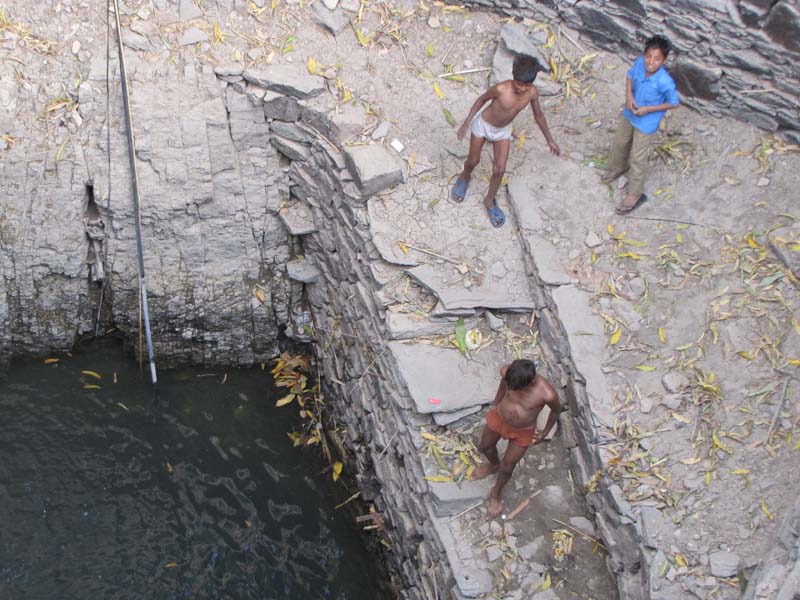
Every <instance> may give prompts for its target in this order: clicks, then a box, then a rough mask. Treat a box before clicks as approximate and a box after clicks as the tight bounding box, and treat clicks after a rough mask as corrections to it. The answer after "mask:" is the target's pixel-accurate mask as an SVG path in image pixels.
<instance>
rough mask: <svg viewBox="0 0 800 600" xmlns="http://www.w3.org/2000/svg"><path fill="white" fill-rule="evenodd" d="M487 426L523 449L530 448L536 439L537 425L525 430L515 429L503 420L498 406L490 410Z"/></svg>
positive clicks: (487, 416)
mask: <svg viewBox="0 0 800 600" xmlns="http://www.w3.org/2000/svg"><path fill="white" fill-rule="evenodd" d="M486 426H487V427H488V428H489V429H491V430H492V431H494V432H495V433H499V434H500V437H501V438H503V439H504V440H508V441H510V442H514V443H515V444H516V445H517V446H520V447H521V448H527V447H528V446H530V445H531V444H532V443H533V440H534V438H535V437H536V426H535V425H533V426H531V427H526V428H524V429H515V428H514V427H511V426H510V425H508V423H506V422H505V421H504V420H503V417H502V415H501V414H500V411H499V410H497V406H493V407H492V408H490V409H489V412H488V413H487V414H486Z"/></svg>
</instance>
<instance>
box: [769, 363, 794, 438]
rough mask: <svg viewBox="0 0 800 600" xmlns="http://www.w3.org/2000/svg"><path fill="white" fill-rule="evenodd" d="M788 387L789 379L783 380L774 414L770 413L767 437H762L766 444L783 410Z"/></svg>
mask: <svg viewBox="0 0 800 600" xmlns="http://www.w3.org/2000/svg"><path fill="white" fill-rule="evenodd" d="M788 389H789V379H784V380H783V389H782V390H781V399H780V400H779V401H778V406H777V407H775V414H774V415H772V422H771V423H770V425H769V430H768V431H767V437H766V438H765V439H764V442H765V443H766V444H769V442H770V440H771V439H772V434H773V433H775V426H776V425H777V424H778V418H779V417H780V416H781V411H782V410H783V403H784V402H785V401H786V392H787V390H788Z"/></svg>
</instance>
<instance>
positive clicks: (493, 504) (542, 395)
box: [472, 359, 561, 519]
mask: <svg viewBox="0 0 800 600" xmlns="http://www.w3.org/2000/svg"><path fill="white" fill-rule="evenodd" d="M500 376H501V379H500V385H499V386H498V388H497V394H496V395H495V398H494V403H493V404H492V408H490V409H489V412H488V414H487V415H486V427H484V429H483V433H482V434H481V441H480V444H479V446H478V449H479V450H480V451H481V452H483V454H484V456H486V458H487V459H488V461H489V462H487V463H484V464H482V465H481V466H479V467H478V468H477V469H475V472H474V473H473V475H472V478H473V479H481V478H483V477H486V476H487V475H491V474H492V473H498V475H497V481H496V482H495V484H494V487H493V488H492V491H491V494H490V495H489V506H488V507H487V510H486V518H487V519H493V518H494V517H496V516H498V515H499V514H500V513H501V512H503V503H502V501H501V499H500V496H501V494H502V493H503V488H504V487H505V486H506V484H507V483H508V480H509V479H510V478H511V474H512V473H513V472H514V467H516V466H517V463H518V462H519V461H520V459H521V458H522V457H523V456H524V455H525V452H527V450H528V447H530V446H535V445H536V444H540V443H541V442H543V441H545V440H546V439H547V436H548V435H550V431H551V430H552V429H553V426H554V425H555V424H556V421H557V420H558V414H559V413H560V412H561V405H560V403H559V401H558V396H557V395H556V391H555V390H554V389H553V386H552V385H550V383H549V382H548V381H547V380H546V379H545V378H544V377H542V376H541V375H537V374H536V365H535V364H534V363H533V361H532V360H527V359H519V360H515V361H514V362H512V363H511V364H510V365H508V366H506V367H503V368H502V369H500ZM545 405H547V406H548V407H549V408H550V415H549V416H548V418H547V424H546V425H545V427H544V429H543V430H542V431H537V430H536V419H537V418H538V417H539V413H540V412H541V411H542V409H543V408H544V407H545ZM501 437H502V438H503V439H505V440H508V441H509V444H508V448H507V449H506V452H505V454H504V455H503V459H502V460H500V458H499V456H498V455H497V442H498V441H500V438H501Z"/></svg>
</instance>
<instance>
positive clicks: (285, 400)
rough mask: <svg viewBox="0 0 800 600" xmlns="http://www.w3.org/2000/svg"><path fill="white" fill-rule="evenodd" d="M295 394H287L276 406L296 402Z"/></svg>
mask: <svg viewBox="0 0 800 600" xmlns="http://www.w3.org/2000/svg"><path fill="white" fill-rule="evenodd" d="M294 397H295V394H286V395H285V396H284V397H283V398H281V399H280V400H278V401H277V402H276V403H275V406H286V405H287V404H290V403H291V402H292V400H294Z"/></svg>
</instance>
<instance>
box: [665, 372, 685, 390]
mask: <svg viewBox="0 0 800 600" xmlns="http://www.w3.org/2000/svg"><path fill="white" fill-rule="evenodd" d="M688 383H689V380H688V379H687V378H686V376H685V375H683V374H682V373H678V372H677V371H670V372H669V373H666V374H665V375H664V376H663V377H662V378H661V384H662V385H663V386H664V389H665V390H667V391H668V392H669V393H670V394H676V393H678V392H679V391H681V390H682V389H683V388H684V387H685V386H686V385H687V384H688Z"/></svg>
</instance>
